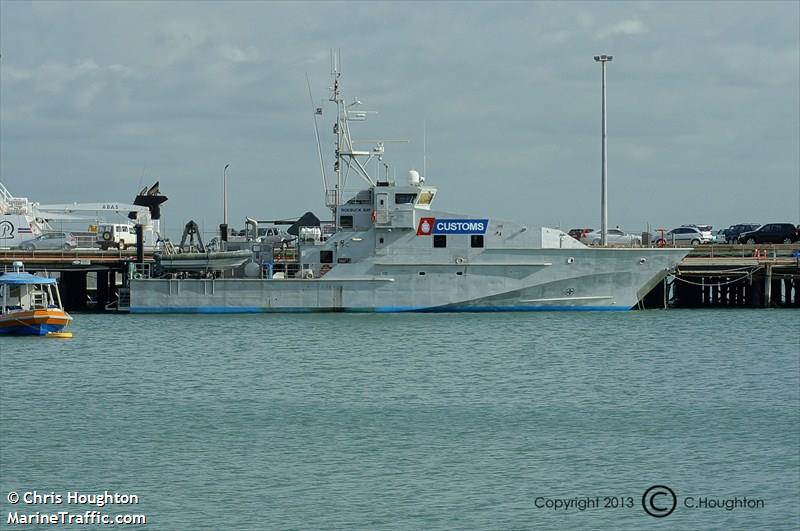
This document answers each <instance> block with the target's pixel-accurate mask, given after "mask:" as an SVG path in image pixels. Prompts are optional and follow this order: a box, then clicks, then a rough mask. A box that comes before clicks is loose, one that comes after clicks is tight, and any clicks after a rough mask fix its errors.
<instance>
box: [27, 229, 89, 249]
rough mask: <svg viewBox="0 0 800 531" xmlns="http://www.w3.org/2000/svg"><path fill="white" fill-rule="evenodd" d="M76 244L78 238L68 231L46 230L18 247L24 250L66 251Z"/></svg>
mask: <svg viewBox="0 0 800 531" xmlns="http://www.w3.org/2000/svg"><path fill="white" fill-rule="evenodd" d="M77 246H78V240H77V239H76V238H75V236H73V235H72V234H71V233H69V232H46V233H45V234H42V235H41V236H37V237H36V238H34V239H32V240H28V241H26V242H22V243H21V244H20V248H22V249H24V250H26V251H36V250H38V249H63V250H65V251H68V250H71V249H74V248H76V247H77Z"/></svg>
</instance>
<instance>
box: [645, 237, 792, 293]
mask: <svg viewBox="0 0 800 531" xmlns="http://www.w3.org/2000/svg"><path fill="white" fill-rule="evenodd" d="M642 303H643V304H642V306H643V307H644V308H800V245H798V244H791V245H703V246H700V247H697V248H695V249H694V250H693V251H692V252H691V253H690V254H689V256H687V257H686V258H685V259H683V261H681V263H680V264H679V265H678V269H677V271H676V272H675V274H674V275H671V276H669V277H667V278H665V279H664V281H663V282H662V283H661V285H660V286H656V287H655V288H654V289H653V290H652V291H651V292H650V293H649V294H648V295H647V296H646V297H645V298H644V300H643V301H642Z"/></svg>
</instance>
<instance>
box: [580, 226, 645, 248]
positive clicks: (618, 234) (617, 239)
mask: <svg viewBox="0 0 800 531" xmlns="http://www.w3.org/2000/svg"><path fill="white" fill-rule="evenodd" d="M600 240H601V237H600V231H599V230H593V231H591V232H587V233H586V234H584V235H583V236H581V243H583V244H586V245H599V244H600ZM606 243H611V244H614V245H641V244H642V237H641V236H640V235H638V234H628V233H626V232H624V231H623V230H620V229H606Z"/></svg>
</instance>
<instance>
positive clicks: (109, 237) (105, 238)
mask: <svg viewBox="0 0 800 531" xmlns="http://www.w3.org/2000/svg"><path fill="white" fill-rule="evenodd" d="M103 239H104V240H105V241H109V240H110V239H111V233H110V232H108V231H105V232H104V233H103Z"/></svg>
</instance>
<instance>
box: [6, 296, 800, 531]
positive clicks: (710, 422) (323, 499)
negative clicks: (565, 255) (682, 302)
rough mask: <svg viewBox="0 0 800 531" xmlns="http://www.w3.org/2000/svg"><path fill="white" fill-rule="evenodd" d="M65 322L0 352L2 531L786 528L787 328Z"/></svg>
mask: <svg viewBox="0 0 800 531" xmlns="http://www.w3.org/2000/svg"><path fill="white" fill-rule="evenodd" d="M75 317H76V319H75V323H74V326H73V327H72V331H73V332H74V333H75V337H74V339H72V340H53V339H41V338H0V491H2V498H1V499H0V508H2V523H0V527H4V528H13V527H14V526H7V525H6V524H7V518H8V513H9V511H14V510H16V511H20V512H26V513H33V512H36V511H40V512H43V513H44V512H47V513H50V512H57V511H59V510H61V511H64V510H69V511H72V512H75V513H83V512H85V511H86V510H87V509H89V510H91V509H96V507H89V506H83V505H67V504H66V503H65V504H62V505H50V506H43V505H26V504H24V503H22V502H21V503H18V504H17V505H12V504H10V503H9V502H8V501H7V499H6V498H7V494H8V493H9V492H11V491H15V492H18V493H19V494H20V495H22V494H23V493H24V492H26V491H33V490H37V491H39V492H40V493H41V492H44V493H50V492H55V493H56V494H62V495H63V496H64V497H66V493H67V492H68V491H80V492H85V493H97V492H100V493H102V492H103V491H106V490H108V491H110V492H124V493H134V494H137V495H138V496H139V504H138V505H134V506H106V507H104V508H102V509H100V510H101V511H103V512H108V513H119V512H122V513H136V514H145V515H146V516H147V518H148V524H147V526H145V527H142V529H165V530H167V529H168V530H193V529H245V530H249V529H253V530H255V529H350V528H352V529H453V528H470V529H511V528H514V529H530V528H549V529H643V528H647V529H712V528H714V529H734V528H735V529H797V528H798V527H800V312H797V311H793V310H785V311H782V310H769V311H768V310H753V311H749V310H732V311H698V310H694V311H678V310H670V311H647V312H629V313H582V312H579V313H532V314H519V313H515V314H436V315H426V314H396V315H347V314H342V315H323V314H320V315H244V316H186V315H183V316H182V315H174V316H136V315H120V316H115V315H76V316H75ZM653 485H664V486H668V487H670V488H671V489H672V490H673V491H674V492H675V493H676V497H677V508H676V509H675V511H674V512H673V513H672V514H670V515H669V516H667V517H664V518H654V517H652V516H649V515H648V514H647V513H645V511H644V510H643V508H642V500H641V498H642V495H643V493H644V492H645V490H646V489H647V488H649V487H651V486H653ZM576 497H577V498H583V499H585V498H586V497H591V498H593V499H594V498H595V497H600V502H601V503H600V507H598V508H588V509H586V510H584V511H580V510H577V509H570V510H568V511H565V510H559V511H556V510H553V509H551V508H540V507H537V505H542V504H545V503H546V502H545V499H555V498H567V499H568V498H576ZM605 497H617V498H622V500H621V502H619V504H620V505H622V507H616V508H613V507H605V506H604V505H605V504H606V503H609V504H613V503H616V502H611V501H607V500H606V499H605ZM689 497H691V498H692V499H693V500H695V502H694V503H699V498H701V497H708V498H713V499H714V500H725V499H731V498H736V497H738V498H743V497H747V498H749V499H760V500H763V503H764V506H763V508H755V509H749V508H736V509H734V510H732V511H729V510H725V509H724V508H704V509H701V508H688V507H686V506H685V503H686V500H687V498H689ZM630 500H632V502H630ZM65 501H66V500H65ZM668 501H669V497H668V496H661V497H659V498H657V499H655V501H654V504H655V505H656V507H657V508H660V507H661V506H664V505H665V504H667V502H668ZM630 503H632V504H633V507H626V505H628V504H630ZM22 527H24V526H22ZM30 527H33V528H35V526H30ZM46 528H49V529H53V528H58V529H66V528H69V526H66V527H64V526H55V527H54V526H47V527H46ZM80 528H82V529H85V528H86V527H85V526H84V527H80ZM90 528H94V527H90ZM125 528H126V529H132V528H133V527H125Z"/></svg>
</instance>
